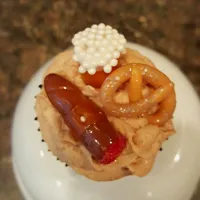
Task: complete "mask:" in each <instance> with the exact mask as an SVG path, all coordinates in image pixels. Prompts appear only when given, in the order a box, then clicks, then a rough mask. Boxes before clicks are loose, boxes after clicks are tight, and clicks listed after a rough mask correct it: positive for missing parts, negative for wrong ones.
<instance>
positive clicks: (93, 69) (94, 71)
mask: <svg viewBox="0 0 200 200" xmlns="http://www.w3.org/2000/svg"><path fill="white" fill-rule="evenodd" d="M88 73H89V74H90V75H93V74H95V73H96V69H95V68H91V69H89V70H88Z"/></svg>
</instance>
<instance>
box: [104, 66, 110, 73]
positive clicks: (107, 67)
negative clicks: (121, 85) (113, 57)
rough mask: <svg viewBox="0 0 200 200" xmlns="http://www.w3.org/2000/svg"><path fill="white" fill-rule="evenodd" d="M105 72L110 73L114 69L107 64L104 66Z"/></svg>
mask: <svg viewBox="0 0 200 200" xmlns="http://www.w3.org/2000/svg"><path fill="white" fill-rule="evenodd" d="M103 70H104V72H105V73H110V72H111V71H112V67H111V66H110V65H106V66H105V67H104V68H103Z"/></svg>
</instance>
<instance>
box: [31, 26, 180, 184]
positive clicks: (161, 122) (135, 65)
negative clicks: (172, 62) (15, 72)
mask: <svg viewBox="0 0 200 200" xmlns="http://www.w3.org/2000/svg"><path fill="white" fill-rule="evenodd" d="M72 44H73V46H74V47H73V49H70V50H66V51H64V52H62V53H60V54H59V55H57V56H56V57H55V59H54V60H53V62H52V64H51V65H50V67H49V68H48V69H47V71H46V72H45V74H44V79H43V86H44V87H43V88H42V90H41V92H40V93H39V94H38V95H37V98H36V105H35V109H36V113H37V117H38V121H39V123H40V130H41V133H42V137H43V139H44V140H45V142H46V143H47V145H48V148H49V149H50V151H51V152H52V153H53V154H54V155H55V156H56V157H57V158H59V160H60V161H61V162H65V163H67V165H69V166H70V167H71V168H73V170H74V171H76V172H77V173H78V174H81V175H83V176H86V177H88V178H89V179H92V180H96V181H111V180H115V179H119V178H122V177H124V176H128V175H135V176H145V175H147V174H148V173H149V172H150V170H151V169H152V167H153V165H154V162H155V159H156V156H157V154H158V152H159V150H160V148H161V146H162V143H163V142H164V141H165V140H166V139H168V137H170V136H171V135H173V134H174V133H175V130H174V127H173V124H172V118H173V112H174V110H175V106H176V97H175V91H174V84H173V82H172V81H171V80H170V79H169V78H168V77H167V76H166V75H165V74H163V73H162V72H161V71H159V70H158V69H157V68H156V66H154V64H153V63H152V62H151V61H150V60H149V59H148V58H146V57H145V56H143V55H141V54H140V53H139V52H137V51H134V50H131V49H128V48H126V39H125V37H124V36H123V35H122V34H119V33H118V31H117V30H115V29H113V28H112V27H111V26H108V25H104V24H99V25H93V26H92V27H90V28H86V29H85V30H83V31H81V32H79V33H77V34H75V36H74V37H73V39H72Z"/></svg>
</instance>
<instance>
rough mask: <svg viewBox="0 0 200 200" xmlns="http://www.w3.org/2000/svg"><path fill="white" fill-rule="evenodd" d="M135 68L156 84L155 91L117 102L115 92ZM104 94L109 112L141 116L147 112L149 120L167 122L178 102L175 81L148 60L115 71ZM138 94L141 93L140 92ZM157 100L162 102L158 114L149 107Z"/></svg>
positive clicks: (121, 115) (110, 76)
mask: <svg viewBox="0 0 200 200" xmlns="http://www.w3.org/2000/svg"><path fill="white" fill-rule="evenodd" d="M134 68H136V69H138V70H140V71H141V72H142V73H141V74H142V80H144V81H145V82H146V83H148V84H149V85H150V86H151V87H153V88H154V91H153V92H152V93H151V94H150V95H149V96H147V97H146V98H141V99H139V100H137V101H135V102H131V103H129V104H117V103H116V102H115V101H114V98H113V97H114V94H115V92H116V91H117V89H118V88H119V87H120V86H121V85H122V84H123V83H124V82H126V81H128V80H129V79H130V78H131V76H132V71H133V69H134ZM129 91H130V90H129ZM138 91H139V90H138ZM139 92H140V91H139ZM133 93H134V91H133ZM100 96H101V101H102V103H103V106H104V109H105V110H106V112H108V113H109V114H111V115H113V116H116V117H141V116H144V115H145V116H146V118H147V119H148V121H149V123H151V124H157V125H163V124H164V123H165V122H166V121H168V120H169V119H170V118H171V117H172V114H173V112H174V109H175V106H176V99H175V91H174V84H173V83H172V82H171V81H170V79H169V78H168V77H167V76H166V75H165V74H163V73H162V72H161V71H159V70H158V69H156V68H154V67H150V66H148V65H146V64H138V63H137V64H136V63H132V64H127V65H124V66H122V67H120V68H118V69H117V70H115V71H114V72H112V73H111V74H110V75H109V76H108V77H107V78H106V80H105V81H104V83H103V85H102V87H101V92H100ZM129 96H130V95H129ZM136 96H139V95H138V94H136ZM157 104H159V109H158V110H157V111H156V112H155V113H154V114H152V115H148V114H147V113H148V111H149V110H150V109H151V108H152V107H153V106H155V105H157Z"/></svg>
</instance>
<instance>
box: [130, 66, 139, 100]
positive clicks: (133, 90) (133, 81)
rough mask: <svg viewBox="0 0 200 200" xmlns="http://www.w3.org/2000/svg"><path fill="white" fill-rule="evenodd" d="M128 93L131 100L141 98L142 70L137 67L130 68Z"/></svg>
mask: <svg viewBox="0 0 200 200" xmlns="http://www.w3.org/2000/svg"><path fill="white" fill-rule="evenodd" d="M128 93H129V98H130V101H131V102H136V101H138V100H140V99H141V98H142V72H141V70H140V69H139V68H136V67H133V68H132V74H131V78H130V81H129V87H128Z"/></svg>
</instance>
